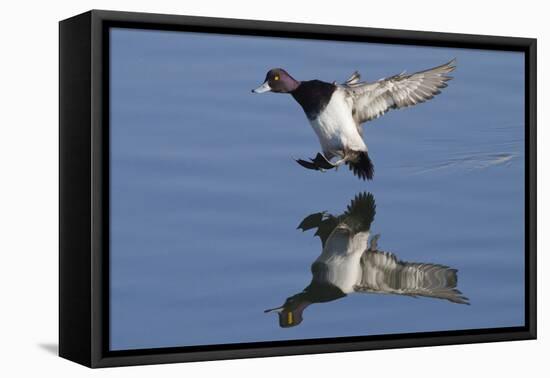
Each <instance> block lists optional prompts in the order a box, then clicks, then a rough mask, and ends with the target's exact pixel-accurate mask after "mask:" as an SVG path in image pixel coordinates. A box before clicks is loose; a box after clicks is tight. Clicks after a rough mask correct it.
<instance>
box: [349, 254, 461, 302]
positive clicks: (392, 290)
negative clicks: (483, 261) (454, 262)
mask: <svg viewBox="0 0 550 378" xmlns="http://www.w3.org/2000/svg"><path fill="white" fill-rule="evenodd" d="M361 268H362V270H363V273H362V277H361V283H360V284H359V285H357V286H356V287H355V291H356V292H367V293H382V294H398V295H409V296H413V297H416V296H422V297H432V298H439V299H446V300H448V301H451V302H454V303H461V304H469V303H468V298H466V297H464V296H463V295H462V293H461V292H460V291H459V290H458V289H457V288H456V285H457V274H456V273H457V271H456V269H452V268H449V267H448V266H444V265H438V264H421V263H408V262H404V261H400V260H398V259H397V257H396V256H395V255H394V254H392V253H389V252H380V251H366V252H365V253H364V254H363V256H362V257H361Z"/></svg>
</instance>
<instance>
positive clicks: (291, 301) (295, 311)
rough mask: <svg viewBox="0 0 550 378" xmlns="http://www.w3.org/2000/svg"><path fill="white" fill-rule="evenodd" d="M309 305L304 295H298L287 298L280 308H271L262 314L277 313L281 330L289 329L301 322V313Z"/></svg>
mask: <svg viewBox="0 0 550 378" xmlns="http://www.w3.org/2000/svg"><path fill="white" fill-rule="evenodd" d="M310 304H311V302H310V301H308V300H307V299H306V298H305V295H304V293H300V294H296V295H293V296H292V297H290V298H287V300H286V301H285V304H284V305H282V306H281V307H276V308H271V309H269V310H265V311H264V312H265V313H268V312H277V314H278V315H279V326H280V327H281V328H289V327H294V326H297V325H298V324H300V323H301V322H302V320H303V318H302V313H303V312H304V310H305V309H306V307H307V306H309V305H310Z"/></svg>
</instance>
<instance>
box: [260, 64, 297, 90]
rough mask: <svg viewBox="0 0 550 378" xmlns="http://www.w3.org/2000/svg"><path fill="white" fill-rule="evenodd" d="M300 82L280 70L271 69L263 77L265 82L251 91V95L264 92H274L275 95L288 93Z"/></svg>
mask: <svg viewBox="0 0 550 378" xmlns="http://www.w3.org/2000/svg"><path fill="white" fill-rule="evenodd" d="M298 85H300V82H299V81H297V80H294V78H293V77H292V76H290V75H289V74H288V72H286V71H285V70H283V69H282V68H273V69H272V70H269V72H268V73H267V75H265V80H264V83H263V84H262V85H260V86H259V87H258V88H256V89H253V90H252V92H253V93H265V92H276V93H289V92H292V91H293V90H295V89H296V88H298Z"/></svg>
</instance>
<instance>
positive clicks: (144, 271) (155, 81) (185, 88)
mask: <svg viewBox="0 0 550 378" xmlns="http://www.w3.org/2000/svg"><path fill="white" fill-rule="evenodd" d="M454 57H456V58H457V70H456V71H455V72H454V73H453V76H454V77H455V79H454V80H452V81H451V82H450V83H449V87H448V88H446V89H444V90H443V93H442V94H441V95H439V96H437V97H436V98H435V99H433V100H431V101H429V102H427V103H425V104H421V105H418V106H415V107H411V108H408V109H404V110H397V111H395V110H394V111H390V112H389V113H388V114H386V115H384V116H383V117H381V118H380V119H378V120H376V121H373V122H369V123H367V124H366V126H365V133H364V137H365V140H366V142H367V144H368V146H369V152H370V155H371V158H372V159H373V162H374V165H375V171H376V172H375V178H374V180H373V181H369V182H364V181H360V180H358V179H357V178H356V177H354V176H352V175H351V174H350V172H349V171H348V170H347V168H342V169H340V170H339V171H338V172H326V173H320V172H314V171H309V170H305V169H304V168H302V167H300V166H299V165H298V164H296V163H295V162H294V161H293V160H292V158H307V157H313V156H314V155H315V154H316V153H317V152H318V151H319V145H318V141H317V139H316V136H315V134H314V133H313V131H312V130H311V128H310V126H309V125H308V123H307V120H306V117H305V115H304V114H303V112H302V110H301V108H300V107H299V106H298V104H297V103H295V102H294V100H293V99H292V98H291V97H290V96H288V95H277V94H264V95H253V94H251V93H250V89H251V88H254V87H256V86H257V85H259V84H260V83H261V82H262V81H263V79H264V77H265V73H266V71H267V70H268V69H269V68H272V67H284V68H286V69H287V70H288V71H289V72H290V73H291V74H292V75H293V76H294V77H296V78H297V79H302V80H307V79H313V78H317V79H322V80H325V81H334V80H338V81H343V80H345V79H346V78H347V77H348V76H349V75H350V74H351V73H352V72H353V71H354V70H359V71H360V72H361V73H362V76H363V79H367V80H377V79H379V78H381V77H385V76H389V75H392V74H396V73H399V72H402V71H403V70H405V69H406V70H407V71H408V72H414V71H417V70H422V69H426V68H429V67H433V66H435V65H439V64H442V63H445V62H447V61H449V60H450V59H451V58H454ZM523 59H524V57H523V54H522V53H512V52H496V51H484V50H467V49H449V48H429V47H413V46H396V45H382V44H365V43H349V42H327V41H306V40H288V39H277V38H257V37H242V36H221V35H204V34H192V33H181V32H160V31H141V30H127V29H114V30H113V31H112V32H111V250H110V261H111V286H110V290H111V313H110V317H111V338H110V346H111V348H112V349H113V350H121V349H138V348H156V347H172V346H188V345H204V344H223V343H242V342H256V341H270V340H289V339H304V338H324V337H338V336H358V335H383V334H392V333H403V332H422V331H441V330H456V329H476V328H487V327H509V326H522V325H523V324H524V321H525V319H524V295H523V294H524V275H523V274H524V159H525V156H524V149H523V145H524V109H523V106H524V97H523V96H524V95H523V94H524V87H523V80H524V73H523V72H524V60H523ZM362 192H370V193H372V195H373V197H374V198H375V202H376V216H375V218H374V221H373V222H372V225H371V226H370V233H371V235H374V234H381V239H380V241H379V245H380V247H381V249H383V250H384V251H388V252H391V253H393V254H395V255H396V256H398V257H399V259H401V260H404V261H408V262H423V263H433V264H441V265H444V266H448V267H451V268H452V269H456V270H457V277H458V282H457V287H458V289H459V290H460V291H461V292H462V293H463V294H464V295H465V296H466V297H468V299H469V303H470V305H469V306H468V305H464V304H457V303H452V302H449V301H446V300H441V299H434V298H424V297H419V298H413V297H409V296H403V295H382V294H352V295H349V296H346V297H343V298H340V299H338V300H334V301H330V302H327V303H319V304H313V305H311V306H309V307H308V308H307V309H306V310H305V311H304V313H303V317H304V320H303V322H302V323H301V324H299V325H298V326H295V327H289V328H281V327H280V326H279V321H278V317H277V315H275V314H264V312H263V311H264V310H265V309H268V308H272V307H276V306H279V305H281V304H283V302H284V301H285V299H286V298H287V297H289V296H291V295H293V294H295V293H298V292H300V291H301V290H302V289H303V288H304V287H305V286H306V285H307V284H308V283H309V282H310V280H311V271H310V265H311V264H312V262H313V261H314V260H315V259H316V258H317V256H318V255H319V254H320V252H321V244H320V241H319V239H318V238H316V237H314V236H313V232H307V233H304V232H302V231H301V230H298V229H297V226H298V225H299V223H300V222H301V221H302V219H303V218H304V217H305V216H307V215H309V214H312V213H315V212H320V211H327V212H329V213H332V214H340V213H341V212H342V211H343V210H344V209H345V208H346V206H347V205H348V204H349V202H350V201H351V200H352V199H353V198H354V197H355V196H356V195H357V194H358V193H362Z"/></svg>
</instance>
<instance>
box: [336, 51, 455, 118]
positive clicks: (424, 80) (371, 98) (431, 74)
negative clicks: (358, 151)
mask: <svg viewBox="0 0 550 378" xmlns="http://www.w3.org/2000/svg"><path fill="white" fill-rule="evenodd" d="M455 67H456V66H455V60H454V59H453V60H452V61H450V62H449V63H446V64H443V65H441V66H438V67H434V68H431V69H428V70H425V71H420V72H417V73H414V74H412V75H405V74H404V73H402V74H399V75H394V76H392V77H389V78H386V79H380V80H378V81H377V82H374V83H367V82H358V80H359V79H358V78H357V79H355V78H354V77H353V76H352V77H350V79H348V81H347V82H346V83H344V84H343V85H342V88H344V90H346V92H347V95H348V97H349V98H351V101H352V106H353V115H354V119H355V121H356V122H357V123H358V124H360V123H363V122H367V121H370V120H372V119H374V118H378V117H380V116H381V115H383V114H384V113H386V112H387V111H388V110H390V109H399V108H404V107H407V106H411V105H416V104H419V103H422V102H425V101H427V100H429V99H431V98H433V97H434V96H435V95H437V94H439V93H441V92H440V89H441V88H445V87H446V86H447V84H446V82H447V81H449V80H451V79H452V77H451V76H447V74H448V73H450V72H452V71H454V69H455Z"/></svg>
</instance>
